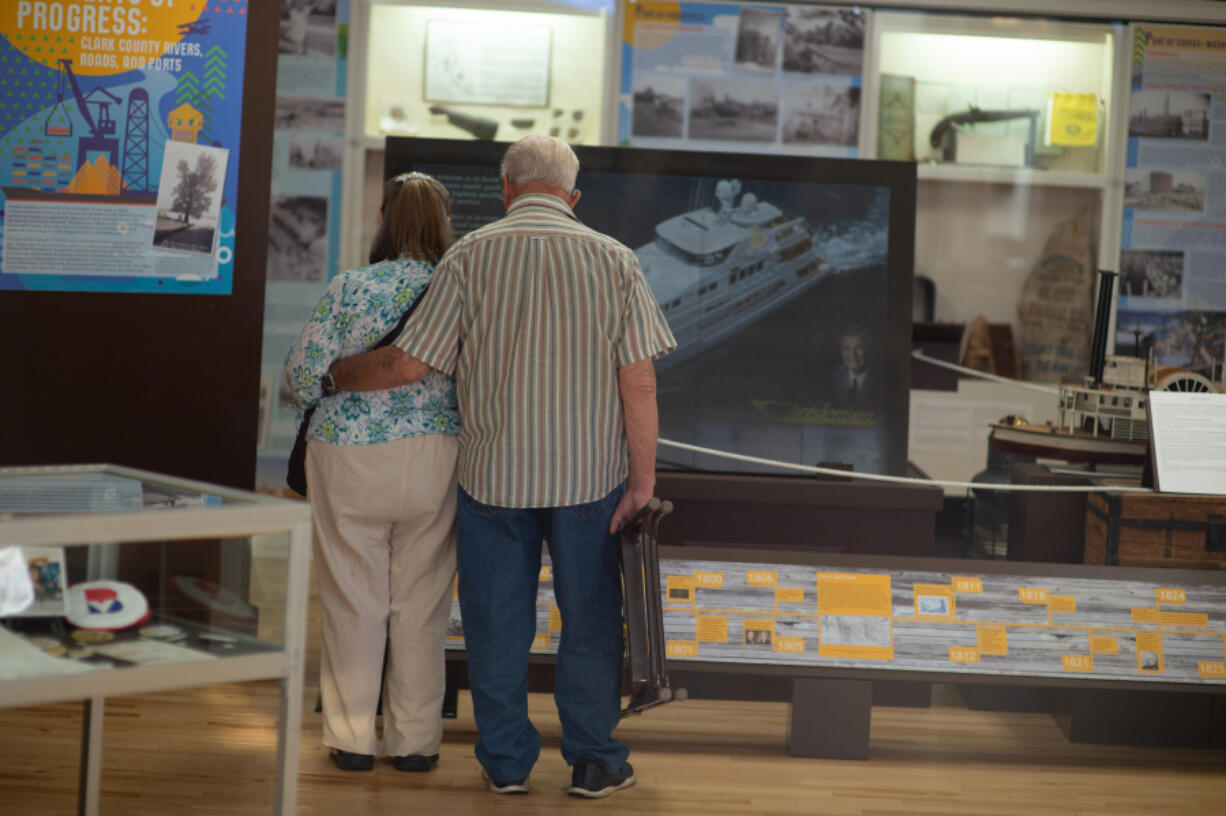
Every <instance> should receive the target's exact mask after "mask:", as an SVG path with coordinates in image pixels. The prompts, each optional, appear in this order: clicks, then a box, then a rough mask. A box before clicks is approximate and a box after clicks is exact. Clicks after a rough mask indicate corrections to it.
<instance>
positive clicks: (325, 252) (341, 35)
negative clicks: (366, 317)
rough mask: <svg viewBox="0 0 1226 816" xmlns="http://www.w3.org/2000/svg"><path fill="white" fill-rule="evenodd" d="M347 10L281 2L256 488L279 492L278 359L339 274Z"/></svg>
mask: <svg viewBox="0 0 1226 816" xmlns="http://www.w3.org/2000/svg"><path fill="white" fill-rule="evenodd" d="M348 33H349V4H348V3H347V2H340V3H338V2H337V0H312V2H307V0H281V37H280V41H279V45H278V54H277V102H276V110H275V111H274V112H273V128H274V129H273V157H272V195H271V198H270V201H269V219H268V259H267V267H266V270H267V274H266V277H265V281H266V284H265V289H264V343H263V350H262V353H261V359H260V392H259V425H258V428H259V435H258V444H257V451H258V453H257V472H256V487H257V488H259V489H263V490H284V489H285V462H286V457H287V456H288V455H289V452H290V449H291V448H292V447H293V443H294V435H295V434H296V433H297V430H298V418H297V414H296V412H295V409H294V406H293V403H292V401H291V399H290V397H289V391H288V388H287V387H286V385H285V383H284V378H283V376H282V373H281V370H282V367H283V366H284V365H285V355H286V354H287V353H288V352H289V349H290V346H291V345H293V342H294V339H295V338H296V337H297V336H298V332H300V331H301V330H302V327H303V325H304V324H305V323H306V321H307V316H308V315H309V314H310V313H311V310H312V309H313V308H314V307H315V304H316V303H318V302H319V298H320V296H321V295H323V293H324V290H325V289H326V288H327V286H328V281H329V280H331V279H332V277H333V276H334V275H336V274H337V272H339V271H342V270H341V269H340V268H339V267H340V254H341V253H340V236H341V209H342V208H341V181H342V179H341V166H342V163H343V159H344V152H345V98H344V95H345V84H346V81H347V73H348V71H347V66H348V50H347V44H348Z"/></svg>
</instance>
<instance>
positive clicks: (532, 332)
mask: <svg viewBox="0 0 1226 816" xmlns="http://www.w3.org/2000/svg"><path fill="white" fill-rule="evenodd" d="M395 345H396V346H397V348H400V349H402V350H403V351H406V352H408V353H409V354H411V355H413V356H414V357H416V358H417V359H419V360H421V361H422V362H424V363H426V364H428V365H430V366H432V367H433V368H436V369H438V370H439V371H442V372H445V373H448V374H450V373H452V372H453V371H454V372H455V375H456V382H457V390H458V394H459V403H460V420H461V425H460V463H459V479H460V484H461V485H462V486H463V487H464V489H465V490H466V491H467V492H468V493H469V495H471V496H472V497H473V498H475V499H476V500H477V501H479V502H482V503H484V504H492V505H497V506H499V507H564V506H567V505H572V504H584V503H586V502H591V501H595V500H596V499H599V498H601V497H603V496H605V495H607V494H608V493H609V491H611V490H612V489H613V488H614V487H616V486H617V484H618V483H620V482H621V481H622V480H623V479H625V478H626V472H627V467H628V461H629V456H628V450H627V446H626V438H625V436H626V435H625V426H624V424H623V419H622V407H621V397H620V393H619V391H618V387H617V370H618V368H619V367H621V366H624V365H627V364H629V363H634V362H638V361H640V360H646V359H653V358H656V357H660V356H663V355H664V354H667V353H668V352H669V351H672V350H673V349H674V348H676V346H677V344H676V341H675V340H673V335H672V332H670V331H669V329H668V323H667V322H666V321H665V319H664V315H663V314H662V313H661V312H660V307H659V306H658V304H657V303H656V300H655V298H654V297H653V296H652V294H651V289H650V288H649V287H648V285H647V281H646V280H645V279H644V278H643V271H642V269H641V268H640V267H639V262H638V258H637V257H636V256H635V254H634V253H633V252H632V251H631V250H630V249H629V248H627V247H626V246H624V245H623V244H621V243H619V242H618V241H616V240H614V239H612V238H610V237H608V236H607V235H602V234H600V233H599V232H596V231H595V230H593V229H590V228H589V227H586V226H584V225H583V224H582V223H580V222H579V220H578V219H577V218H576V217H575V215H574V213H573V212H571V210H570V208H569V207H567V206H566V204H565V203H564V202H563V201H561V200H560V199H558V198H555V197H554V196H550V195H542V194H528V195H521V196H520V197H519V198H517V199H515V201H513V202H512V203H511V207H510V208H509V209H508V211H507V215H506V217H504V218H502V219H500V220H498V221H495V222H494V223H492V224H488V225H486V226H484V227H482V228H481V229H478V230H475V231H474V232H472V233H469V234H468V235H466V236H465V237H464V238H462V239H461V240H459V241H457V242H456V244H455V245H454V246H453V247H452V248H451V249H450V250H449V251H448V252H447V254H446V255H445V256H444V257H443V259H442V261H440V262H439V265H438V269H437V271H436V272H435V274H434V280H433V282H432V283H431V284H430V291H429V293H428V294H427V295H426V296H425V298H423V300H422V303H421V306H420V307H419V309H418V311H417V313H416V314H415V315H413V318H412V319H411V320H410V321H409V322H408V324H407V325H406V327H405V330H404V332H403V333H402V334H401V335H400V337H399V338H397V340H396V343H395Z"/></svg>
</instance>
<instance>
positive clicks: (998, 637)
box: [978, 626, 1009, 657]
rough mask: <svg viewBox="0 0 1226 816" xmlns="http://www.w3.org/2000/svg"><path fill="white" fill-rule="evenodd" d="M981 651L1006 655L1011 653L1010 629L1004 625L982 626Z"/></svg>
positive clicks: (1001, 655)
mask: <svg viewBox="0 0 1226 816" xmlns="http://www.w3.org/2000/svg"><path fill="white" fill-rule="evenodd" d="M978 629H979V652H980V654H985V655H994V656H998V657H1004V656H1006V655H1008V654H1009V637H1008V631H1007V630H1006V629H1005V627H1003V626H980V627H978Z"/></svg>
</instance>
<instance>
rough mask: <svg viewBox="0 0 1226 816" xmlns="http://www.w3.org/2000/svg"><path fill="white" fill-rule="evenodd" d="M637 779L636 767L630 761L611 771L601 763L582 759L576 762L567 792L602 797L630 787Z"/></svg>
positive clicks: (574, 794) (573, 794)
mask: <svg viewBox="0 0 1226 816" xmlns="http://www.w3.org/2000/svg"><path fill="white" fill-rule="evenodd" d="M636 781H637V780H636V779H635V777H634V768H632V767H630V763H629V762H623V763H622V765H621V767H620V768H618V769H617V770H616V771H613V772H612V773H609V772H607V771H605V770H604V769H603V768H601V767H600V763H598V762H592V761H591V760H588V759H581V760H579V761H578V762H576V763H575V769H574V771H572V772H571V775H570V788H569V789H568V790H567V791H566V792H567V793H569V794H570V795H571V796H582V797H584V798H587V799H600V798H602V797H605V796H608V795H609V794H610V793H612V792H613V791H619V790H621V789H622V788H628V787H630V786H631V785H633V784H634V783H635V782H636Z"/></svg>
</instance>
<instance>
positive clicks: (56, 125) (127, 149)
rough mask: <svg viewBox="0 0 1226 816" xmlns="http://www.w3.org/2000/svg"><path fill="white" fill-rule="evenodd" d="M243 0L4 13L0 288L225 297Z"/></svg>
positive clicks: (57, 5)
mask: <svg viewBox="0 0 1226 816" xmlns="http://www.w3.org/2000/svg"><path fill="white" fill-rule="evenodd" d="M246 38H247V0H208V2H201V0H126V2H123V3H105V4H104V3H96V2H84V0H61V1H59V2H30V1H29V0H14V1H13V2H5V3H4V4H3V10H0V75H3V77H4V88H5V94H4V96H3V98H0V235H2V242H0V289H9V290H14V289H17V290H44V291H91V292H165V293H177V294H205V295H226V294H229V293H230V292H231V290H232V287H233V280H234V225H235V219H236V206H237V191H238V167H239V139H240V132H241V111H242V88H243V55H244V51H245V48H246Z"/></svg>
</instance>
